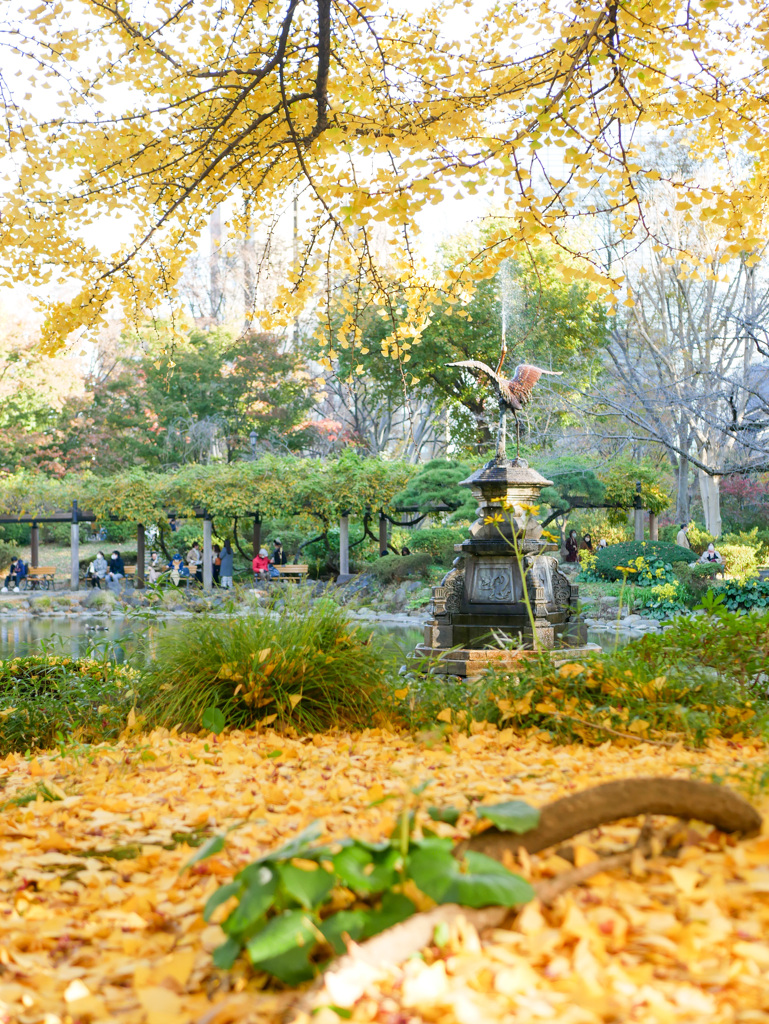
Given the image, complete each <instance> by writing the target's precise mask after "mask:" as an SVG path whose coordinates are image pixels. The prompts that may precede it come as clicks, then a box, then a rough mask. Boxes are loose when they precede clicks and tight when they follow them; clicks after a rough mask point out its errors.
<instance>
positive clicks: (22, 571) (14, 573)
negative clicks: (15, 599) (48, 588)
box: [2, 558, 27, 594]
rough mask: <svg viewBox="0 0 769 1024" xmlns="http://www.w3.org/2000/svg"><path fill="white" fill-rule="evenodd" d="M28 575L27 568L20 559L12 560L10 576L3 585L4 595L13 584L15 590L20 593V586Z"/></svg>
mask: <svg viewBox="0 0 769 1024" xmlns="http://www.w3.org/2000/svg"><path fill="white" fill-rule="evenodd" d="M26 575H27V567H26V565H25V564H24V562H23V561H22V560H21V559H20V558H12V559H11V567H10V569H9V570H8V575H7V576H6V577H5V583H4V584H3V591H2V592H3V593H4V594H7V593H8V588H9V587H10V586H11V584H13V589H14V590H16V591H18V589H19V584H20V583H21V581H22V580H23V579H24V577H25V576H26Z"/></svg>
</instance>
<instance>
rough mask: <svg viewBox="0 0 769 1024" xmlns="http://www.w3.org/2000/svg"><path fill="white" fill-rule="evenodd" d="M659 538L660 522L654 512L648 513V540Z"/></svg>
mask: <svg viewBox="0 0 769 1024" xmlns="http://www.w3.org/2000/svg"><path fill="white" fill-rule="evenodd" d="M659 539H660V524H659V520H658V519H657V513H656V512H650V513H649V540H659Z"/></svg>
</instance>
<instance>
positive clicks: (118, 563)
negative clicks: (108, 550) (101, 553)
mask: <svg viewBox="0 0 769 1024" xmlns="http://www.w3.org/2000/svg"><path fill="white" fill-rule="evenodd" d="M124 576H125V566H124V565H123V559H122V558H121V557H120V552H119V551H113V552H112V555H111V556H110V560H109V567H108V568H107V576H106V580H107V587H109V585H110V583H116V584H117V585H118V588H119V587H120V581H121V580H122V579H123V577H124Z"/></svg>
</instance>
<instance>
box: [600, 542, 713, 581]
mask: <svg viewBox="0 0 769 1024" xmlns="http://www.w3.org/2000/svg"><path fill="white" fill-rule="evenodd" d="M636 558H646V559H649V560H651V559H660V561H662V562H669V563H670V564H671V565H674V564H675V563H676V562H694V561H696V560H697V555H696V554H695V553H694V552H693V551H690V550H689V549H688V548H682V547H679V545H678V544H666V543H665V542H664V541H650V540H632V541H627V542H626V543H625V544H612V545H610V546H609V547H608V548H601V549H600V551H599V552H598V559H597V560H596V563H595V568H594V570H593V571H594V572H595V574H596V575H597V576H601V577H602V578H603V579H605V580H621V579H622V573H621V572H619V571H618V570H617V566H618V565H630V564H631V563H632V562H634V561H635V559H636Z"/></svg>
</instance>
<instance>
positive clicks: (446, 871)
mask: <svg viewBox="0 0 769 1024" xmlns="http://www.w3.org/2000/svg"><path fill="white" fill-rule="evenodd" d="M408 871H409V874H410V875H411V877H412V878H413V879H414V881H415V882H416V884H417V886H418V887H419V888H420V889H421V890H422V892H423V893H425V895H427V896H429V897H430V898H431V899H434V900H435V902H436V903H460V904H462V906H465V907H489V906H500V907H517V906H520V905H521V904H523V903H528V902H529V900H531V899H533V898H534V890H533V888H532V887H531V886H530V885H529V883H528V882H527V881H526V880H525V879H523V878H521V877H520V875H515V874H513V872H512V871H508V870H507V868H506V867H503V865H502V864H500V863H499V862H498V861H496V860H493V859H492V858H491V857H487V856H485V854H482V853H474V852H469V853H467V854H466V855H465V857H464V859H463V860H461V861H458V860H456V859H455V858H454V857H453V856H452V855H451V853H449V852H448V851H447V850H436V849H430V848H424V847H423V848H420V849H417V850H416V851H415V852H414V853H412V854H411V855H410V856H409V862H408Z"/></svg>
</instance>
